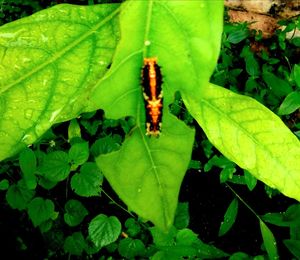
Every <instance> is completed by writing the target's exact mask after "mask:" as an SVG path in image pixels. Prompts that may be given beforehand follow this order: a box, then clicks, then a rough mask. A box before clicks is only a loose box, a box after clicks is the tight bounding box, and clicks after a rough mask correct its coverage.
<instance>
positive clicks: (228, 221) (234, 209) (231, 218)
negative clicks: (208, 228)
mask: <svg viewBox="0 0 300 260" xmlns="http://www.w3.org/2000/svg"><path fill="white" fill-rule="evenodd" d="M238 205H239V204H238V200H237V199H236V198H234V199H233V200H232V201H231V203H230V204H229V206H228V208H227V210H226V212H225V215H224V220H223V222H222V223H221V226H220V229H219V234H218V236H219V237H220V236H224V235H225V234H226V233H227V232H228V231H229V230H230V229H231V227H232V225H233V224H234V222H235V220H236V216H237V213H238Z"/></svg>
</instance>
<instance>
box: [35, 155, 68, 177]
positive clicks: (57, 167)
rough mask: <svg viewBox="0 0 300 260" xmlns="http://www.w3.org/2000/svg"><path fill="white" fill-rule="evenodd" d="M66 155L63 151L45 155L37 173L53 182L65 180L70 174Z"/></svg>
mask: <svg viewBox="0 0 300 260" xmlns="http://www.w3.org/2000/svg"><path fill="white" fill-rule="evenodd" d="M70 169H71V166H70V164H69V157H68V154H67V153H65V152H63V151H55V152H51V153H49V154H47V155H46V157H45V159H44V160H43V161H42V165H41V166H40V167H39V169H38V170H39V172H40V173H41V174H42V175H43V176H44V177H45V178H47V179H49V180H50V181H53V182H59V181H62V180H64V179H66V178H67V177H68V175H69V173H70Z"/></svg>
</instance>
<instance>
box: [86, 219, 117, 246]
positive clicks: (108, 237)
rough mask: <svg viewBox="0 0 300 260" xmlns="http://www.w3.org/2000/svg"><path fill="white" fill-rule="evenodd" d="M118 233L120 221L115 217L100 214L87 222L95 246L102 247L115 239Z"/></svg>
mask: <svg viewBox="0 0 300 260" xmlns="http://www.w3.org/2000/svg"><path fill="white" fill-rule="evenodd" d="M120 234H121V223H120V221H119V220H118V219H117V218H116V217H107V216H105V215H104V214H100V215H98V216H97V217H95V218H93V219H92V221H91V223H90V224H89V236H90V238H91V240H92V241H93V243H94V244H95V245H96V246H97V247H98V246H99V247H103V246H106V245H108V244H110V243H112V242H114V241H116V240H117V239H118V237H119V235H120Z"/></svg>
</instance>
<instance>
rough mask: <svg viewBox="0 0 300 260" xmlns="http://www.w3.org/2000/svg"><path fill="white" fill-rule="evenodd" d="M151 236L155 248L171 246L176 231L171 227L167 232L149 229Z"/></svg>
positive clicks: (155, 228) (153, 228) (154, 228)
mask: <svg viewBox="0 0 300 260" xmlns="http://www.w3.org/2000/svg"><path fill="white" fill-rule="evenodd" d="M149 230H150V232H151V235H152V237H153V242H154V244H155V245H156V246H158V247H161V246H171V245H173V244H174V242H175V236H176V234H177V230H176V228H175V227H171V228H170V229H169V230H168V232H167V233H166V232H163V231H162V230H161V229H159V228H157V227H151V228H149Z"/></svg>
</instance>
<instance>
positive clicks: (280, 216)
mask: <svg viewBox="0 0 300 260" xmlns="http://www.w3.org/2000/svg"><path fill="white" fill-rule="evenodd" d="M262 220H263V221H265V222H268V223H271V224H273V225H276V226H280V227H288V226H290V223H289V222H287V221H285V219H284V213H267V214H265V215H263V216H262Z"/></svg>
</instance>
